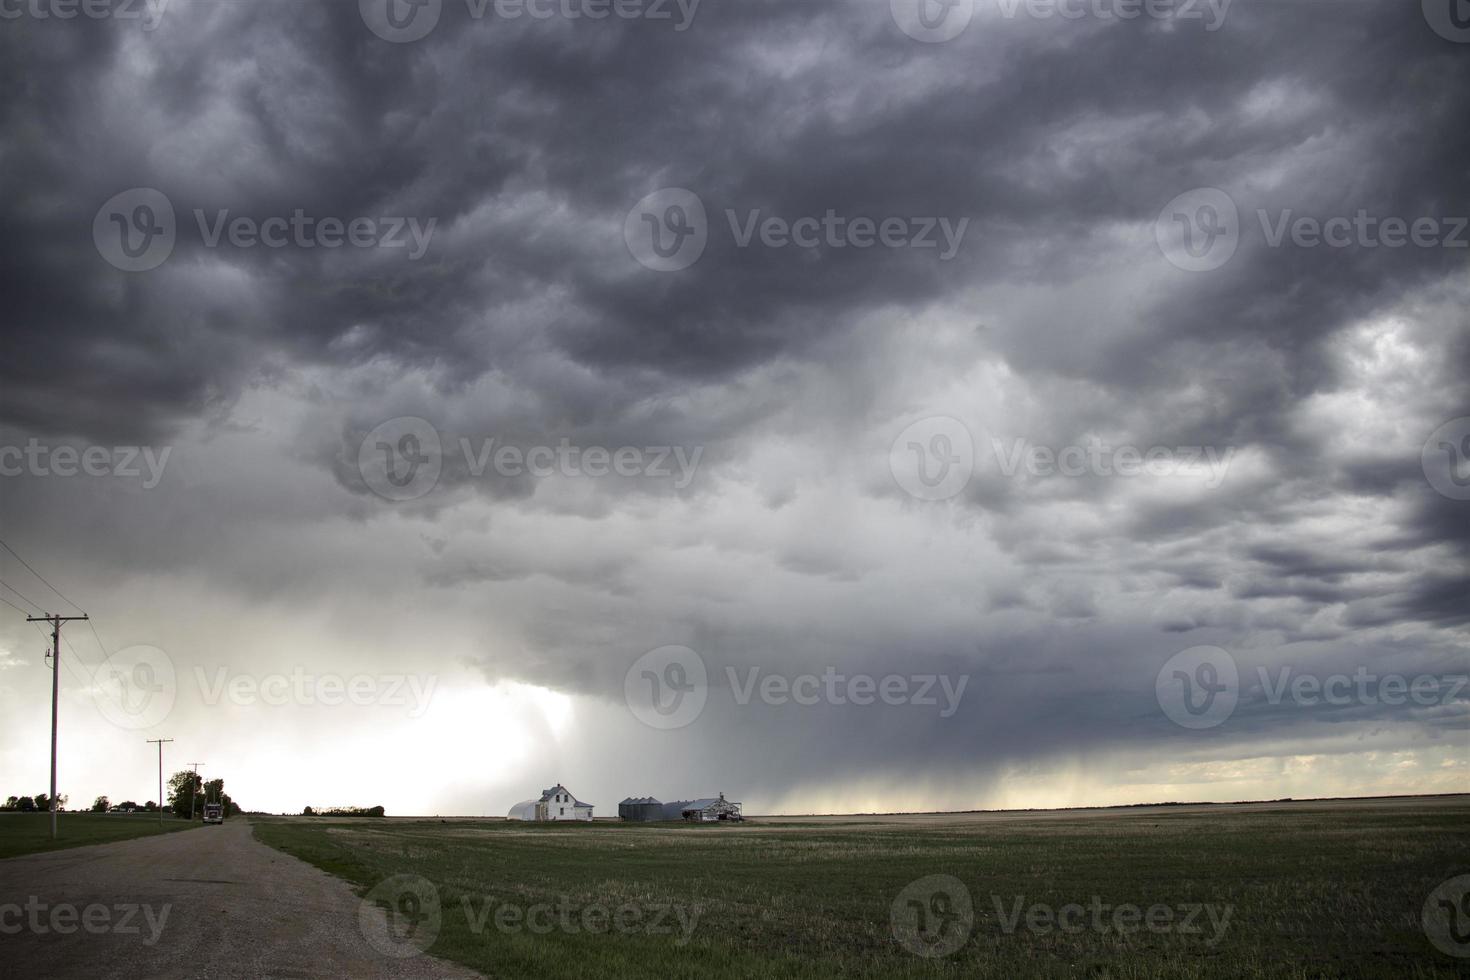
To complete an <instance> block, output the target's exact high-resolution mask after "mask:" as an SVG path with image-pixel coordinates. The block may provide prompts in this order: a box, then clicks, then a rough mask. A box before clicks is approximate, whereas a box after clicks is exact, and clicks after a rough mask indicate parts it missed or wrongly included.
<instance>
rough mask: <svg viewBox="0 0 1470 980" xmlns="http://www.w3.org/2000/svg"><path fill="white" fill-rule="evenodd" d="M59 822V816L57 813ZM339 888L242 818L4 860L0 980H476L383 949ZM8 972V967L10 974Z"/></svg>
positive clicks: (372, 919)
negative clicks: (3, 979)
mask: <svg viewBox="0 0 1470 980" xmlns="http://www.w3.org/2000/svg"><path fill="white" fill-rule="evenodd" d="M63 819H65V818H63ZM361 907H362V902H361V900H360V899H359V898H358V897H357V895H355V894H354V893H353V891H352V889H351V888H350V887H349V886H348V885H347V884H346V883H345V882H343V881H341V880H340V879H337V878H333V877H332V876H331V875H328V874H326V873H325V872H323V871H319V870H317V869H316V868H314V867H312V866H311V865H309V864H306V863H305V862H303V861H299V860H297V859H296V858H293V857H290V856H288V855H285V854H282V853H281V852H279V851H276V850H273V849H272V848H269V847H267V846H265V845H264V844H262V843H260V842H259V841H257V840H256V839H255V836H254V835H253V834H252V833H251V831H250V826H249V825H248V824H247V823H246V822H245V821H244V820H242V819H234V820H230V821H227V822H226V823H225V824H224V825H222V826H214V827H200V828H198V829H194V830H185V831H180V832H178V833H173V834H161V835H159V836H157V837H144V838H139V839H136V840H129V841H120V842H117V843H112V844H97V845H93V846H89V847H78V848H73V849H71V850H65V851H52V852H50V853H47V854H32V855H26V856H24V857H17V858H8V859H5V860H0V963H4V964H5V966H4V968H3V969H0V973H3V974H7V975H13V976H30V977H60V978H73V977H75V978H86V980H98V978H104V977H126V978H128V980H173V978H184V977H188V978H235V977H239V978H250V980H264V978H276V977H280V978H293V980H296V978H317V977H332V978H337V977H351V978H353V980H378V978H384V980H388V978H395V980H396V978H435V980H439V978H442V980H460V978H474V977H478V974H475V973H472V972H470V971H468V970H466V969H464V968H463V967H459V966H455V965H452V964H449V963H445V962H444V961H442V960H436V959H434V958H432V957H429V956H426V955H418V956H411V957H407V958H402V957H396V956H392V955H385V954H384V953H382V952H379V951H378V949H375V948H374V947H373V945H371V944H370V943H369V942H368V941H367V939H366V938H364V932H365V931H366V933H367V934H370V935H371V934H374V932H375V930H382V929H385V928H386V920H385V919H384V917H383V913H382V912H381V911H380V910H378V909H377V908H376V907H375V906H369V907H368V910H367V912H366V916H367V917H368V921H367V923H366V930H364V928H363V926H362V925H361V924H360V919H359V912H360V909H361ZM12 971H13V972H12Z"/></svg>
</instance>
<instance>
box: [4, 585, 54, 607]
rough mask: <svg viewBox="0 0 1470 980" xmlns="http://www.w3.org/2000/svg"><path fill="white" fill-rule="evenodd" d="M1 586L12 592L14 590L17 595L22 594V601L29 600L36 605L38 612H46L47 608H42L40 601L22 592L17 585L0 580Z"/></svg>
mask: <svg viewBox="0 0 1470 980" xmlns="http://www.w3.org/2000/svg"><path fill="white" fill-rule="evenodd" d="M0 586H3V587H5V588H7V589H9V590H10V591H11V592H14V593H15V594H16V595H18V596H20V597H21V600H22V601H24V602H28V603H30V604H31V605H32V606H35V607H36V610H37V611H38V612H45V611H46V610H44V609H42V608H41V604H40V603H39V602H37V601H36V600H35V599H32V598H31V597H30V596H28V595H26V594H25V593H24V592H22V591H21V590H20V589H17V588H16V587H15V586H13V585H10V584H9V583H7V582H0Z"/></svg>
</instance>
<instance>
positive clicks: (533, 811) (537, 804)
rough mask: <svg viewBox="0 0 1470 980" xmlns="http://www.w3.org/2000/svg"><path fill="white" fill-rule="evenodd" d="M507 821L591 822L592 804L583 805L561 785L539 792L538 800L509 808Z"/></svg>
mask: <svg viewBox="0 0 1470 980" xmlns="http://www.w3.org/2000/svg"><path fill="white" fill-rule="evenodd" d="M505 818H506V819H507V820H536V821H540V820H591V819H592V804H591V803H583V802H582V801H581V800H579V799H577V798H576V797H575V796H573V795H572V793H571V790H569V789H567V788H566V787H565V786H563V785H562V784H561V783H557V784H556V785H555V786H553V787H551V788H550V789H547V790H542V791H541V797H540V799H535V800H522V801H521V802H520V803H517V804H516V805H515V806H513V807H511V808H510V812H509V813H507V814H506V815H505Z"/></svg>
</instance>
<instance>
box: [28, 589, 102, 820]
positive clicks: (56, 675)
mask: <svg viewBox="0 0 1470 980" xmlns="http://www.w3.org/2000/svg"><path fill="white" fill-rule="evenodd" d="M86 618H87V617H86V616H27V617H26V622H28V623H50V624H51V839H52V840H55V839H56V706H57V703H58V700H59V699H58V692H59V691H60V689H61V624H62V623H70V622H73V621H75V620H79V619H86Z"/></svg>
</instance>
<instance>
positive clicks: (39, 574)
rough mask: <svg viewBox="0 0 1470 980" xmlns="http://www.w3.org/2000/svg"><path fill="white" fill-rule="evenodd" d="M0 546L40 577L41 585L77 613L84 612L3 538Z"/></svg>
mask: <svg viewBox="0 0 1470 980" xmlns="http://www.w3.org/2000/svg"><path fill="white" fill-rule="evenodd" d="M0 548H4V549H5V550H6V551H8V552H10V553H11V554H12V555H15V560H16V561H18V562H20V563H21V564H22V565H24V566H25V567H26V570H27V571H28V572H30V573H31V574H32V575H34V576H36V578H38V579H40V580H41V584H42V585H44V586H46V588H48V589H50V590H51V591H52V592H55V593H56V594H57V595H59V596H61V600H62V601H63V602H65V603H66V604H67V605H69V606H71V607H72V608H73V609H75V610H76V611H77V612H79V613H84V612H86V610H84V609H83V608H82V607H81V606H79V605H77V604H76V603H75V602H72V601H71V600H70V599H68V598H67V597H66V596H65V595H63V594H62V591H61V590H60V589H58V588H57V587H56V586H54V585H52V584H51V583H50V582H48V581H46V577H45V576H44V575H42V574H41V573H40V572H38V571H36V570H35V569H34V568H32V567H31V566H30V563H29V562H27V561H26V560H25V559H24V558H22V557H21V556H20V555H17V554H15V549H14V548H12V547H11V546H10V545H8V544H6V543H5V542H4V541H3V540H0Z"/></svg>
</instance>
